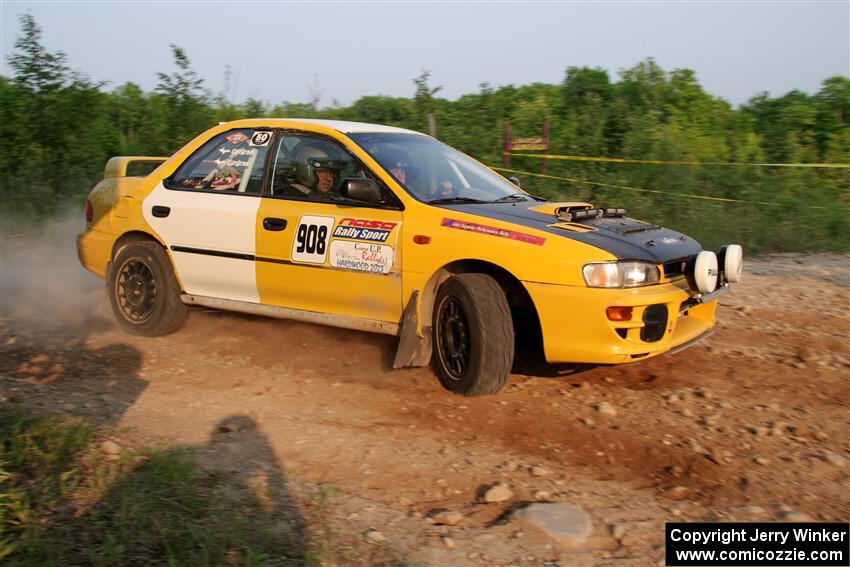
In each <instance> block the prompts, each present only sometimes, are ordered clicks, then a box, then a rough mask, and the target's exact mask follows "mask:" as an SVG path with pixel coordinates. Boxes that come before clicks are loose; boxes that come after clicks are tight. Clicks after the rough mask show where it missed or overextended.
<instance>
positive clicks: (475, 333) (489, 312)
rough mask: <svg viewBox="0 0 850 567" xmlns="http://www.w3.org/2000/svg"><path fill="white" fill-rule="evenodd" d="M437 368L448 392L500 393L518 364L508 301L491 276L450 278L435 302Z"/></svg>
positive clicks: (469, 275) (433, 331)
mask: <svg viewBox="0 0 850 567" xmlns="http://www.w3.org/2000/svg"><path fill="white" fill-rule="evenodd" d="M432 333H433V340H432V343H433V351H434V352H433V357H432V360H433V365H434V372H435V373H436V374H437V377H438V378H439V379H440V383H441V384H442V385H443V387H445V388H446V389H447V390H450V391H452V392H455V393H457V394H462V395H464V396H482V395H487V394H495V393H496V392H498V391H499V390H501V389H502V387H503V386H504V385H505V382H506V381H507V379H508V375H509V374H510V371H511V367H512V366H513V361H514V328H513V321H512V320H511V311H510V307H509V306H508V301H507V299H506V298H505V294H504V292H503V291H502V288H501V287H499V284H498V283H496V280H494V279H493V278H492V277H490V276H488V275H486V274H460V275H457V276H453V277H452V278H449V279H448V280H446V281H445V282H444V283H443V285H442V286H440V289H439V291H438V292H437V298H436V301H435V303H434V320H433V324H432Z"/></svg>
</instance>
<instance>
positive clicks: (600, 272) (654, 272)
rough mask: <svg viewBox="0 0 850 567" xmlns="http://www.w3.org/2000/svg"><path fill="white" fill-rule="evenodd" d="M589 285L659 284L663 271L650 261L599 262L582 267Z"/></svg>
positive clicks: (631, 285) (636, 285) (632, 285)
mask: <svg viewBox="0 0 850 567" xmlns="http://www.w3.org/2000/svg"><path fill="white" fill-rule="evenodd" d="M582 274H583V275H584V281H585V283H587V285H588V287H638V286H642V285H652V284H657V283H658V279H659V277H660V276H661V273H660V272H659V271H658V266H656V265H655V264H650V263H649V262H597V263H593V264H586V265H585V266H584V268H583V269H582Z"/></svg>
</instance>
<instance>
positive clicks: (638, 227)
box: [586, 217, 661, 235]
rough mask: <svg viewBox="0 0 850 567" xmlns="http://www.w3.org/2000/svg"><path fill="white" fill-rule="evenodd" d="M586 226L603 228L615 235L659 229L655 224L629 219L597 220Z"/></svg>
mask: <svg viewBox="0 0 850 567" xmlns="http://www.w3.org/2000/svg"><path fill="white" fill-rule="evenodd" d="M586 224H588V225H590V226H593V227H595V228H604V229H606V230H610V231H611V232H616V233H617V234H623V235H626V234H637V233H640V232H649V231H651V230H660V229H661V227H660V226H658V225H657V224H652V223H648V222H643V221H639V220H635V219H630V218H625V217H622V218H597V219H594V220H593V221H590V222H587V223H586Z"/></svg>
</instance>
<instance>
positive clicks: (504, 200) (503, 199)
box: [491, 193, 528, 203]
mask: <svg viewBox="0 0 850 567" xmlns="http://www.w3.org/2000/svg"><path fill="white" fill-rule="evenodd" d="M508 201H528V195H526V194H525V193H513V194H511V195H505V196H504V197H499V198H498V199H496V200H495V201H491V203H507V202H508Z"/></svg>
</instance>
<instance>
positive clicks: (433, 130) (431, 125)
mask: <svg viewBox="0 0 850 567" xmlns="http://www.w3.org/2000/svg"><path fill="white" fill-rule="evenodd" d="M428 134H430V135H431V136H432V137H434V138H436V137H437V119H436V118H434V113H433V112H429V113H428Z"/></svg>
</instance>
